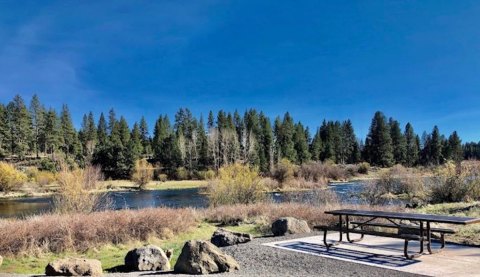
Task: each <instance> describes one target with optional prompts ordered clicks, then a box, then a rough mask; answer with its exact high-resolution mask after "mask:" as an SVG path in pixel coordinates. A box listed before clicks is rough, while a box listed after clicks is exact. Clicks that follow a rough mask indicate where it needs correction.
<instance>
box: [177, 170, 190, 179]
mask: <svg viewBox="0 0 480 277" xmlns="http://www.w3.org/2000/svg"><path fill="white" fill-rule="evenodd" d="M188 178H189V174H188V171H187V169H186V168H185V167H179V168H177V170H176V171H175V179H177V180H179V181H181V180H188Z"/></svg>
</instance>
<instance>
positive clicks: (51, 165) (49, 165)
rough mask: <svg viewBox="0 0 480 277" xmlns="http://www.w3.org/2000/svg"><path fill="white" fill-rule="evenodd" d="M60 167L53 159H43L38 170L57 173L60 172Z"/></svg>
mask: <svg viewBox="0 0 480 277" xmlns="http://www.w3.org/2000/svg"><path fill="white" fill-rule="evenodd" d="M58 167H59V165H58V164H57V163H56V162H55V161H53V160H51V159H42V160H41V161H40V165H39V167H38V169H39V170H41V171H49V172H53V173H56V172H57V170H58Z"/></svg>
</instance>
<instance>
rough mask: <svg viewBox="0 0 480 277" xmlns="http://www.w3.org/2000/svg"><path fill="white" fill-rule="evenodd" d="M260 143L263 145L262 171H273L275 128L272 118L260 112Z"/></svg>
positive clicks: (261, 149)
mask: <svg viewBox="0 0 480 277" xmlns="http://www.w3.org/2000/svg"><path fill="white" fill-rule="evenodd" d="M260 130H261V135H260V139H259V140H260V143H259V145H261V148H260V151H261V158H260V171H261V172H265V173H266V172H271V171H272V170H273V165H274V140H273V130H272V124H271V123H270V119H269V118H268V117H267V116H265V115H264V114H263V113H260Z"/></svg>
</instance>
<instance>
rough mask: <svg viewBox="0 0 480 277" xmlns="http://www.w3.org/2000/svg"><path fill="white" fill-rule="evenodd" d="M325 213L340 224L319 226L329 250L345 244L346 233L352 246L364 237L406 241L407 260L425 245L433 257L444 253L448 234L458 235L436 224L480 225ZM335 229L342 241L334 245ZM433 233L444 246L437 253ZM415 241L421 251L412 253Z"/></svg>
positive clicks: (439, 218) (456, 219) (428, 217)
mask: <svg viewBox="0 0 480 277" xmlns="http://www.w3.org/2000/svg"><path fill="white" fill-rule="evenodd" d="M325 213H326V214H330V215H334V216H338V224H337V225H336V226H333V227H332V226H316V227H317V228H319V229H322V230H323V231H324V236H323V241H324V243H325V246H326V247H327V250H328V249H329V248H330V247H332V246H334V245H337V244H339V243H340V242H342V241H343V234H345V235H346V238H347V241H348V242H350V243H353V242H356V241H360V240H362V239H363V238H364V235H374V236H383V237H392V238H400V239H404V240H405V244H404V255H405V257H406V258H407V259H413V258H415V257H418V256H420V255H422V254H424V244H425V243H426V245H427V250H428V252H429V253H430V254H434V253H437V252H439V251H441V250H442V249H443V248H444V247H445V234H453V233H455V231H454V230H452V229H448V228H439V227H432V223H433V224H437V223H445V224H456V225H468V224H474V223H480V218H473V217H460V216H445V215H433V214H419V213H404V212H384V211H370V210H351V209H343V210H333V211H326V212H325ZM352 217H355V220H354V221H352V220H351V219H352ZM405 221H408V223H405ZM366 227H367V228H366ZM368 227H381V228H383V229H385V228H386V229H397V233H395V232H383V231H375V230H370V229H371V228H368ZM332 230H335V231H338V232H339V236H340V237H339V240H338V241H336V242H334V243H328V242H327V232H328V231H332ZM351 233H354V234H360V238H358V239H351V238H350V234H351ZM432 233H435V234H440V242H441V246H440V248H439V249H437V250H434V249H432ZM412 240H415V241H419V242H420V250H419V251H418V253H415V254H409V252H408V243H409V241H412Z"/></svg>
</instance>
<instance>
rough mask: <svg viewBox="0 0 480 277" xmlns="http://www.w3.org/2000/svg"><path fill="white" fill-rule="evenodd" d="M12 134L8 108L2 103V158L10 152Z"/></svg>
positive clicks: (0, 125) (0, 119)
mask: <svg viewBox="0 0 480 277" xmlns="http://www.w3.org/2000/svg"><path fill="white" fill-rule="evenodd" d="M9 143H10V132H9V127H8V122H7V108H6V107H5V106H4V105H2V104H1V103H0V158H3V157H5V156H7V154H8V152H9Z"/></svg>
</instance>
